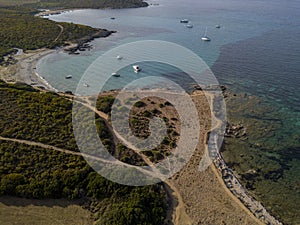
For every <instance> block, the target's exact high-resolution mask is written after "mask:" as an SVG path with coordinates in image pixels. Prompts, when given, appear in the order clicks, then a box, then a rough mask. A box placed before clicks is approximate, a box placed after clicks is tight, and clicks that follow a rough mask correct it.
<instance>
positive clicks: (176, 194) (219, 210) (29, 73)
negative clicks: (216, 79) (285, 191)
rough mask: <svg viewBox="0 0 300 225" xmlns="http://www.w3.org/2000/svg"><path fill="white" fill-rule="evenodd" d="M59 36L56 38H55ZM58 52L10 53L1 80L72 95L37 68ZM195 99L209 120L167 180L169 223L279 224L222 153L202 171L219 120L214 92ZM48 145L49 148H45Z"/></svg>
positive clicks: (78, 46) (79, 46) (76, 47)
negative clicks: (53, 84)
mask: <svg viewBox="0 0 300 225" xmlns="http://www.w3.org/2000/svg"><path fill="white" fill-rule="evenodd" d="M112 33H113V31H107V30H104V29H103V30H102V29H101V30H98V31H97V32H96V33H94V34H92V35H88V36H85V37H82V38H79V39H77V40H76V42H71V43H68V44H69V45H68V46H65V47H64V50H65V51H68V52H70V53H71V54H76V53H78V52H80V51H82V50H83V49H84V48H89V45H86V44H87V43H88V42H90V41H91V40H93V39H94V38H102V37H108V36H109V35H110V34H112ZM58 35H59V36H60V35H61V33H58ZM58 38H59V37H58V36H56V37H55V40H56V39H58ZM55 40H54V41H55ZM55 51H57V50H55V49H49V48H39V49H37V50H27V51H26V52H25V53H23V54H20V55H15V54H12V55H9V57H12V58H10V60H12V61H14V63H9V65H5V66H1V68H0V75H1V79H2V80H5V81H6V82H8V83H26V84H28V85H30V86H32V87H35V88H37V89H38V90H41V89H43V90H44V91H46V92H48V91H50V92H57V93H58V94H59V95H61V96H63V97H65V98H67V99H71V98H72V96H68V95H66V94H65V93H59V91H58V90H55V89H54V88H53V87H51V85H50V84H49V83H48V82H47V81H46V80H45V79H44V78H43V77H42V75H39V74H37V72H36V64H37V62H38V61H39V60H40V59H41V58H42V57H45V56H46V55H48V54H51V53H53V52H55ZM115 94H116V92H107V93H105V95H112V96H114V95H115ZM191 97H192V99H193V101H194V103H195V105H196V106H197V107H198V109H199V114H200V115H201V116H200V117H201V118H200V120H201V121H203V123H204V124H205V129H204V130H203V131H202V132H201V136H200V137H199V144H198V146H197V149H196V152H195V153H194V156H193V157H192V158H191V160H190V162H189V163H188V164H187V165H186V166H185V168H184V169H183V170H182V171H180V172H179V173H177V174H176V175H175V176H174V177H172V178H171V179H169V180H166V181H165V182H164V187H165V191H166V193H167V198H168V204H169V208H168V210H167V211H168V215H167V221H166V222H167V223H169V224H176V225H184V224H247V225H248V224H264V223H266V224H267V223H269V224H281V223H280V222H278V221H277V220H276V219H275V218H274V217H272V216H271V215H270V214H269V213H268V212H267V211H266V210H265V209H264V207H263V206H262V205H261V204H260V203H259V202H257V201H256V200H254V199H253V198H252V197H251V196H250V195H249V194H248V192H247V190H246V189H244V188H243V187H242V186H241V185H240V183H239V181H238V179H237V178H236V177H235V174H234V173H233V172H232V171H231V170H230V168H228V166H227V165H226V163H225V162H224V160H223V159H222V157H221V155H218V158H217V159H216V160H215V161H214V164H212V165H211V166H210V167H209V168H208V169H207V170H206V171H204V172H200V171H198V165H199V161H200V160H201V158H202V157H204V155H205V151H206V149H207V143H206V140H207V135H208V134H209V132H210V131H211V129H213V128H212V127H211V126H210V123H209V122H210V120H211V119H216V118H215V116H214V115H212V114H211V110H210V107H212V105H213V101H214V98H213V96H210V101H207V99H206V97H205V96H204V94H203V92H202V91H195V92H194V93H192V94H191ZM71 100H72V99H71ZM82 104H84V105H86V106H87V107H88V108H89V109H93V107H92V106H91V104H90V102H89V100H88V97H85V98H83V99H82ZM93 110H94V111H95V113H97V114H98V116H100V117H101V118H102V119H104V120H106V123H107V124H108V125H109V121H108V119H107V118H109V116H108V115H107V117H106V116H105V118H104V117H103V114H102V113H104V112H102V111H100V112H98V111H97V110H96V109H93ZM205 121H206V122H205ZM0 139H2V140H5V141H11V142H19V140H18V139H9V138H6V139H5V138H2V137H1V138H0ZM21 143H22V142H21ZM23 144H27V145H31V144H32V145H36V143H26V142H24V143H23ZM115 144H116V143H115ZM40 147H42V145H40ZM44 147H45V148H46V147H47V146H44ZM48 147H49V146H48ZM142 158H143V157H142ZM143 159H144V162H145V163H146V164H151V161H149V159H147V157H144V158H143Z"/></svg>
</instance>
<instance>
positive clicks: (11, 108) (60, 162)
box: [0, 81, 165, 224]
mask: <svg viewBox="0 0 300 225" xmlns="http://www.w3.org/2000/svg"><path fill="white" fill-rule="evenodd" d="M71 107H72V102H71V101H69V100H67V99H65V98H64V97H60V96H58V95H57V94H53V93H42V92H38V91H36V90H34V89H32V88H31V87H29V86H26V85H22V84H16V85H11V84H6V83H3V82H1V81H0V117H1V121H0V123H1V124H0V136H5V137H9V138H17V139H27V140H32V141H36V142H43V143H46V144H50V145H54V146H59V147H61V148H68V149H71V150H75V149H76V143H75V140H74V137H73V134H72V124H71ZM96 123H97V128H98V131H99V135H100V137H101V139H102V141H103V142H104V143H105V145H106V147H107V148H110V151H113V152H115V155H117V156H119V157H120V158H123V160H124V161H126V162H128V163H130V162H133V161H135V162H138V160H137V159H136V158H134V157H135V156H133V157H131V156H130V155H128V153H129V152H127V149H126V147H124V146H122V145H120V144H118V145H117V146H115V145H114V143H113V142H112V141H111V135H110V134H109V132H108V129H107V127H106V124H105V122H104V121H103V120H102V119H101V118H99V117H97V119H96ZM124 152H125V153H124ZM0 181H1V183H0V194H1V195H13V196H20V197H27V198H69V199H77V198H81V199H85V205H86V207H87V208H88V209H89V210H91V212H93V215H94V216H95V219H96V220H98V224H162V223H163V220H164V218H165V201H164V199H165V193H164V190H163V188H162V186H161V185H154V186H147V187H141V188H137V187H128V186H122V185H119V184H115V183H113V182H110V181H108V180H106V179H104V178H103V177H101V176H99V175H98V174H97V173H95V172H94V171H93V170H92V169H91V168H90V167H89V166H88V165H87V163H86V162H85V161H84V160H83V158H82V157H79V156H77V155H71V154H66V153H60V152H57V151H54V150H47V149H43V148H40V147H34V146H28V145H24V144H19V143H14V142H8V141H0ZM125 221H126V222H125Z"/></svg>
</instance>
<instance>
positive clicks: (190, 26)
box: [186, 24, 194, 28]
mask: <svg viewBox="0 0 300 225" xmlns="http://www.w3.org/2000/svg"><path fill="white" fill-rule="evenodd" d="M186 27H187V28H193V27H194V26H193V24H187V25H186Z"/></svg>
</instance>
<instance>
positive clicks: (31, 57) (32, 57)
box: [0, 49, 56, 91]
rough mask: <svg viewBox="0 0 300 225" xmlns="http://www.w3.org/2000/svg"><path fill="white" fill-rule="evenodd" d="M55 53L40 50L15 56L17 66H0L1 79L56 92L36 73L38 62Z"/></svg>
mask: <svg viewBox="0 0 300 225" xmlns="http://www.w3.org/2000/svg"><path fill="white" fill-rule="evenodd" d="M53 52H55V50H49V49H39V50H34V51H27V52H26V53H23V54H21V55H15V56H14V58H15V59H16V60H17V63H16V64H13V65H9V66H0V79H2V80H5V81H6V82H21V83H26V84H29V85H32V86H40V87H43V88H45V89H47V90H50V91H56V90H55V89H54V88H52V87H51V86H50V85H49V84H48V82H47V81H46V80H44V79H43V78H42V77H40V76H39V75H38V74H37V72H36V65H37V62H38V61H39V60H40V59H41V58H43V57H44V56H46V55H48V54H51V53H53Z"/></svg>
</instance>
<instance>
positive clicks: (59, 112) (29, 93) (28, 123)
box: [0, 82, 77, 150]
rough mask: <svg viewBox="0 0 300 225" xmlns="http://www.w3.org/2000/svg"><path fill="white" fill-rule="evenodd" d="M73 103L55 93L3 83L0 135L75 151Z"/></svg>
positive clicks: (0, 104) (0, 97) (0, 102)
mask: <svg viewBox="0 0 300 225" xmlns="http://www.w3.org/2000/svg"><path fill="white" fill-rule="evenodd" d="M71 110H72V102H71V101H69V100H66V99H64V98H62V97H59V96H57V95H56V94H54V93H49V92H48V93H47V92H45V93H40V92H37V91H36V90H34V89H33V88H31V87H29V86H25V85H21V84H19V85H8V84H5V83H3V82H0V117H1V120H0V135H1V136H4V137H10V138H17V139H23V140H31V141H35V142H42V143H44V144H49V145H53V146H56V147H61V148H65V149H69V150H76V149H77V147H76V142H75V139H74V136H73V130H72V115H71Z"/></svg>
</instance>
